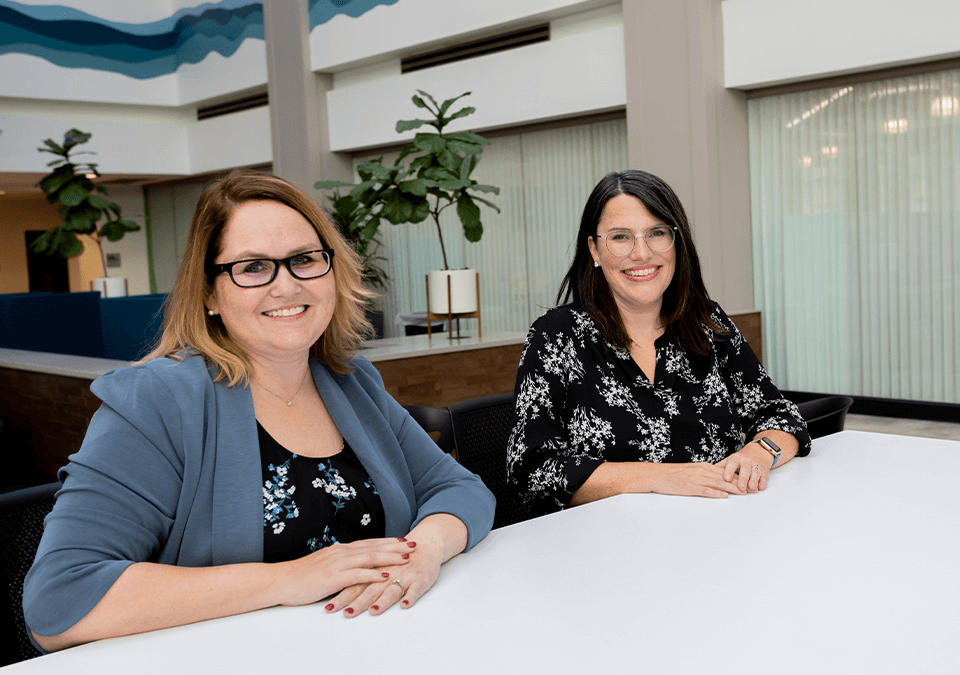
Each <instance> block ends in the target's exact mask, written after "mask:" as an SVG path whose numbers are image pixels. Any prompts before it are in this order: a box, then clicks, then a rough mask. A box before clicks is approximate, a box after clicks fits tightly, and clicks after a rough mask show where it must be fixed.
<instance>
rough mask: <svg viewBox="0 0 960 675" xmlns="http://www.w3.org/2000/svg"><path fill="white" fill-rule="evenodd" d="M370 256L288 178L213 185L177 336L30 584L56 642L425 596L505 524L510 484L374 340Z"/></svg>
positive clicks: (91, 471)
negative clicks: (396, 375) (361, 353)
mask: <svg viewBox="0 0 960 675" xmlns="http://www.w3.org/2000/svg"><path fill="white" fill-rule="evenodd" d="M363 299H364V291H363V289H362V287H361V285H360V264H359V260H358V259H357V256H356V255H355V254H354V253H353V251H352V250H351V249H350V247H349V245H348V244H347V243H346V241H345V240H344V239H343V238H342V237H341V236H340V234H339V233H338V232H337V231H336V229H335V228H334V227H333V226H332V225H331V223H330V222H329V220H327V218H326V217H324V215H323V214H322V212H321V211H320V210H319V209H318V208H317V206H316V205H315V204H314V203H313V201H312V200H311V199H310V198H309V197H308V196H307V195H306V194H304V193H303V192H302V191H300V190H299V189H297V188H296V187H294V186H293V185H291V184H290V183H288V182H287V181H285V180H283V179H281V178H277V177H273V176H267V175H264V174H261V173H257V172H253V171H236V172H233V173H231V174H230V175H228V176H227V177H226V178H224V179H222V180H220V181H218V182H216V183H214V184H212V185H211V186H209V187H208V188H207V189H206V190H205V191H204V193H203V195H202V196H201V197H200V201H199V203H198V205H197V210H196V213H195V214H194V218H193V223H192V225H191V230H190V235H189V239H188V242H187V250H186V252H185V254H184V258H183V262H182V264H181V267H180V271H179V273H178V275H177V280H176V282H175V285H174V289H173V292H172V293H171V295H170V298H169V300H168V305H167V309H166V312H165V326H164V333H163V336H162V338H161V340H160V342H159V345H158V347H157V348H156V349H155V350H154V351H153V352H152V353H151V354H150V355H149V356H148V357H147V358H146V359H144V361H143V362H141V363H139V364H137V365H134V366H133V367H130V368H123V369H119V370H116V371H113V372H112V373H109V374H107V375H105V376H103V377H101V378H99V379H98V380H97V381H96V382H94V384H93V386H92V390H93V391H94V393H95V394H97V396H99V397H100V398H101V400H102V401H103V405H102V406H101V408H100V410H99V411H98V412H97V413H96V414H95V415H94V417H93V420H92V421H91V423H90V427H89V429H88V431H87V435H86V438H85V439H84V443H83V446H82V447H81V449H80V451H79V452H78V453H77V454H75V455H73V456H71V461H70V464H68V465H67V466H66V467H64V468H63V469H61V473H60V478H61V480H62V481H63V489H62V490H61V492H60V493H59V495H58V499H57V504H56V506H55V508H54V510H53V512H52V513H51V515H50V516H49V518H48V520H47V523H46V529H45V531H44V535H43V540H42V541H41V544H40V549H39V551H38V553H37V558H36V561H35V563H34V566H33V568H32V569H31V571H30V573H29V574H28V576H27V580H26V583H25V586H24V615H25V617H26V621H27V625H28V627H29V628H30V630H31V632H32V634H33V636H34V638H35V640H36V641H37V643H38V645H39V646H40V647H42V648H43V649H45V650H56V649H61V648H63V647H68V646H71V645H75V644H79V643H83V642H89V641H92V640H97V639H101V638H105V637H113V636H118V635H126V634H131V633H138V632H143V631H148V630H154V629H159V628H165V627H168V626H177V625H183V624H187V623H192V622H195V621H201V620H204V619H209V618H214V617H220V616H227V615H231V614H237V613H241V612H246V611H250V610H254V609H258V608H262V607H268V606H272V605H300V604H307V603H313V602H317V601H319V600H321V599H323V598H328V597H331V599H330V600H329V602H328V603H327V605H326V610H327V611H328V612H339V611H341V610H342V611H343V613H344V615H345V616H348V617H350V616H357V615H358V614H359V613H362V612H364V611H367V612H369V613H370V614H379V613H382V612H384V611H386V610H387V608H389V607H390V606H392V605H394V604H398V603H399V604H400V605H401V606H402V607H410V606H412V605H413V604H414V603H416V601H417V599H418V598H419V597H420V596H422V595H423V593H425V592H426V591H427V590H428V589H429V588H430V587H431V586H432V585H433V583H434V582H435V581H436V579H437V576H438V574H439V568H440V565H441V564H442V563H443V562H444V561H446V560H447V559H449V558H451V557H452V556H454V555H456V554H457V553H460V552H461V551H463V550H465V549H468V548H470V547H471V546H473V545H474V544H475V543H476V542H477V541H479V540H480V539H482V538H483V537H484V536H486V534H487V532H488V531H489V529H490V526H491V524H492V521H493V511H494V499H493V496H492V495H491V494H490V492H489V491H488V490H487V489H486V488H485V487H484V486H483V484H482V483H481V482H480V480H479V479H478V478H477V477H476V476H474V475H473V474H471V473H469V472H467V471H466V470H464V469H463V468H462V467H460V466H459V465H458V464H457V463H456V462H455V461H454V460H453V459H451V458H450V457H449V456H447V455H446V454H444V453H443V452H442V451H441V450H440V449H439V448H437V446H436V444H434V443H433V441H432V440H431V439H430V437H429V436H428V435H427V434H426V433H425V432H424V431H423V430H422V429H421V428H420V427H419V426H418V425H417V424H416V423H415V422H414V421H413V420H412V419H411V418H410V416H409V415H408V414H407V413H406V411H405V410H404V409H403V408H402V407H401V406H400V405H399V404H397V402H396V401H394V400H393V398H391V397H390V395H389V394H387V393H386V391H385V390H384V388H383V383H382V380H381V379H380V376H379V374H378V373H377V371H376V370H375V369H374V368H373V366H372V365H371V364H370V363H369V361H367V360H366V359H364V358H362V357H355V356H354V353H355V351H356V349H357V347H358V343H359V340H360V338H361V336H362V334H363V332H364V330H365V329H366V323H365V321H364V318H363Z"/></svg>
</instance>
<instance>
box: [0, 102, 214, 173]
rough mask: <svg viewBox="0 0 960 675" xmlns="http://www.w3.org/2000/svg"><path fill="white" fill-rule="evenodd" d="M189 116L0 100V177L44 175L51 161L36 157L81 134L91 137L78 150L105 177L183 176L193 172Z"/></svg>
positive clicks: (178, 111)
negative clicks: (50, 143)
mask: <svg viewBox="0 0 960 675" xmlns="http://www.w3.org/2000/svg"><path fill="white" fill-rule="evenodd" d="M194 123H196V113H195V112H194V111H190V110H181V109H175V108H174V109H170V108H155V107H148V106H118V105H104V104H81V103H69V102H63V101H36V100H20V99H6V98H0V129H3V135H2V136H0V171H10V172H24V173H32V172H43V173H46V172H47V171H48V170H49V169H48V168H47V167H46V163H47V162H49V161H50V160H52V159H53V156H52V155H49V154H46V153H40V152H37V148H38V147H39V146H40V145H41V142H42V141H43V139H45V138H52V139H53V140H54V141H58V142H59V141H62V140H63V134H64V132H66V131H67V130H69V129H71V128H77V129H80V130H81V131H85V132H88V133H92V134H93V138H91V140H90V142H89V143H87V144H86V145H84V146H81V147H80V150H92V151H94V152H96V153H97V154H96V155H81V156H80V157H78V158H77V159H84V158H87V159H89V160H90V161H92V162H94V163H96V164H98V169H99V170H100V172H101V173H127V174H160V175H163V174H172V175H182V174H184V173H187V172H188V171H189V168H190V160H189V148H188V144H187V127H188V126H189V125H190V124H194Z"/></svg>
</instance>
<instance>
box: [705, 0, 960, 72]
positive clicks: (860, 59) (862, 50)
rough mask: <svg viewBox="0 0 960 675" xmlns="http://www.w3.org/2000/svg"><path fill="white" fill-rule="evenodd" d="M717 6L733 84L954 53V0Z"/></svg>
mask: <svg viewBox="0 0 960 675" xmlns="http://www.w3.org/2000/svg"><path fill="white" fill-rule="evenodd" d="M722 10H723V49H724V67H725V71H724V78H725V83H726V86H727V87H730V88H733V89H751V88H756V87H763V86H769V85H773V84H782V83H787V82H796V81H801V80H805V79H812V78H818V77H826V76H830V75H840V74H845V73H855V72H859V71H866V70H874V69H877V68H883V67H889V66H896V65H907V64H911V63H918V62H922V61H930V60H936V59H943V58H950V57H954V56H958V55H960V2H958V1H957V0H909V1H906V2H905V1H904V0H791V1H788V0H723V4H722Z"/></svg>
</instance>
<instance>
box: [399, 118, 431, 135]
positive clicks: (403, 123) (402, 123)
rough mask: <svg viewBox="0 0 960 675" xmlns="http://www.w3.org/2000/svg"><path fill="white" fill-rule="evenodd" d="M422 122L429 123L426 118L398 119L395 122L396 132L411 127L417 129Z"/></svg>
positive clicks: (408, 129) (407, 129) (401, 131)
mask: <svg viewBox="0 0 960 675" xmlns="http://www.w3.org/2000/svg"><path fill="white" fill-rule="evenodd" d="M424 124H430V123H429V122H428V121H427V120H399V121H398V122H397V127H396V128H397V133H398V134H402V133H403V132H405V131H410V130H411V129H419V128H420V127H422V126H423V125H424Z"/></svg>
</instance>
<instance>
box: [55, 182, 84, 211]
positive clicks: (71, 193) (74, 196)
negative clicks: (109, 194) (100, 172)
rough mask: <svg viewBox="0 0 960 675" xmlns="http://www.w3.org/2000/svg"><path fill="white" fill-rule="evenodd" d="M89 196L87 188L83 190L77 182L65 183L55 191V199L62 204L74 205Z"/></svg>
mask: <svg viewBox="0 0 960 675" xmlns="http://www.w3.org/2000/svg"><path fill="white" fill-rule="evenodd" d="M89 196H90V192H89V190H84V189H83V187H81V186H80V184H79V183H78V182H73V183H67V184H66V185H64V186H63V187H62V188H61V189H60V190H58V191H57V201H59V202H60V203H61V204H63V205H64V206H76V205H78V204H80V203H82V202H83V201H84V200H85V199H87V198H88V197H89Z"/></svg>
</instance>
